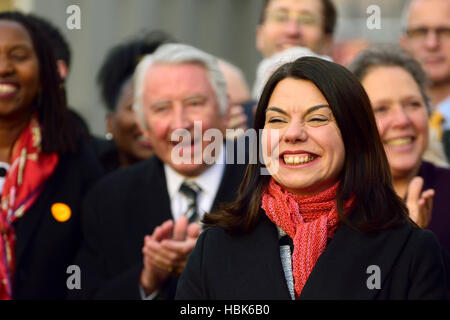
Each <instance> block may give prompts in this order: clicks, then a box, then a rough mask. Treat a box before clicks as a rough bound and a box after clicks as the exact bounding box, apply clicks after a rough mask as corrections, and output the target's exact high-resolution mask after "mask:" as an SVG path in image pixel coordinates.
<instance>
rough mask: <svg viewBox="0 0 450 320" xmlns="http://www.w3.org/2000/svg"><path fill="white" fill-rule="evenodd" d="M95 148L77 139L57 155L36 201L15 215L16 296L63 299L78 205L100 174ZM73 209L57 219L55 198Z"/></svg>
mask: <svg viewBox="0 0 450 320" xmlns="http://www.w3.org/2000/svg"><path fill="white" fill-rule="evenodd" d="M101 174H102V169H101V167H100V163H99V162H98V161H97V158H96V157H95V154H94V152H93V151H92V150H91V148H90V147H89V146H88V145H87V144H86V143H85V142H81V143H80V147H79V150H78V152H76V153H68V154H66V155H65V156H62V157H60V159H59V163H58V166H57V167H56V169H55V171H54V173H53V175H52V176H51V177H50V178H49V180H48V181H47V182H46V184H45V186H44V189H43V191H42V193H41V194H40V196H39V197H38V198H37V199H36V202H35V203H34V204H33V205H32V206H31V207H30V209H29V210H28V211H27V212H25V214H24V216H23V217H22V218H20V219H18V220H17V223H16V225H15V232H16V268H15V276H14V281H13V298H14V299H52V300H54V299H58V300H59V299H65V298H66V295H67V291H68V288H67V279H68V278H69V277H70V276H71V273H67V268H68V267H69V266H70V265H73V264H74V262H75V256H76V254H77V252H78V250H79V249H80V243H81V204H82V201H83V197H84V195H85V194H86V191H87V190H88V189H89V187H90V186H91V185H92V184H93V183H94V182H95V181H96V180H97V179H98V178H99V177H100V176H101ZM58 202H59V203H64V204H66V205H68V206H69V207H70V209H71V211H72V215H71V217H70V219H69V220H67V221H65V222H58V221H56V220H55V219H54V218H53V216H52V213H51V206H52V205H53V204H54V203H58Z"/></svg>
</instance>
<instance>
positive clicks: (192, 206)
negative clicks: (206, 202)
mask: <svg viewBox="0 0 450 320" xmlns="http://www.w3.org/2000/svg"><path fill="white" fill-rule="evenodd" d="M200 191H201V188H200V187H199V186H198V185H197V184H196V183H195V182H187V181H185V182H183V184H182V185H181V187H180V192H181V193H182V194H184V195H185V196H186V198H187V200H188V208H187V210H186V212H185V213H184V216H186V218H188V220H189V223H191V222H198V220H199V218H200V217H199V215H198V207H197V196H198V193H199V192H200Z"/></svg>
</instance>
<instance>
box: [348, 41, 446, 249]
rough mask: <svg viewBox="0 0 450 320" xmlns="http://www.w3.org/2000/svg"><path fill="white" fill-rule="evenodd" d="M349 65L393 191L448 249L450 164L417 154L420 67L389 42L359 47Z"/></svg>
mask: <svg viewBox="0 0 450 320" xmlns="http://www.w3.org/2000/svg"><path fill="white" fill-rule="evenodd" d="M349 68H350V69H351V70H352V71H353V72H354V74H355V75H356V76H357V77H358V78H359V79H360V81H361V83H362V85H363V87H364V89H365V90H366V92H367V94H368V96H369V98H370V101H371V104H372V108H373V112H374V114H375V119H376V121H377V125H378V131H379V133H380V136H381V140H382V141H383V145H384V149H385V151H386V154H387V157H388V160H389V165H390V168H391V174H392V178H393V185H394V189H395V191H396V192H397V194H398V195H399V196H400V197H401V198H403V199H404V200H405V201H406V204H407V206H408V209H409V211H410V217H411V218H412V219H413V220H414V221H415V222H416V223H417V224H418V225H419V226H420V227H422V228H427V229H429V230H431V231H433V232H434V233H435V234H436V236H437V237H438V239H439V241H440V243H441V245H442V246H443V247H444V248H445V249H446V250H447V251H450V197H449V195H450V170H449V169H446V168H440V167H437V166H435V165H433V164H431V163H429V162H427V161H424V160H423V158H422V157H423V154H424V152H425V149H426V148H427V144H428V132H429V131H428V115H429V113H430V103H429V99H428V97H427V94H426V89H425V88H426V87H427V86H426V76H425V73H424V72H423V70H422V68H421V67H420V64H419V63H418V62H417V61H415V60H414V59H413V58H412V57H411V56H409V55H408V54H407V53H406V52H405V51H403V50H402V49H401V48H400V47H398V46H394V45H378V46H374V47H371V48H369V49H368V50H366V51H363V52H361V53H360V54H359V55H358V56H357V57H356V58H355V60H354V61H353V62H352V63H351V65H350V66H349Z"/></svg>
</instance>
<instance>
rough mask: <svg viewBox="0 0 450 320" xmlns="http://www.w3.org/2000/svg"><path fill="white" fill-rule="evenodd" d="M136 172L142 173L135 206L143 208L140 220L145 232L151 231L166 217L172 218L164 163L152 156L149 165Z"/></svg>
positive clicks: (166, 218)
mask: <svg viewBox="0 0 450 320" xmlns="http://www.w3.org/2000/svg"><path fill="white" fill-rule="evenodd" d="M138 174H142V175H141V177H139V178H138V179H139V180H140V184H139V187H138V188H137V189H138V190H139V191H138V195H137V196H136V201H137V202H138V203H139V204H138V205H135V207H136V208H143V210H142V209H141V210H140V211H141V213H142V217H141V218H142V220H141V222H142V221H144V222H145V223H144V225H143V227H145V229H146V231H147V233H148V232H149V231H151V232H153V229H154V228H155V226H157V225H160V224H161V223H162V222H164V221H166V220H168V219H173V215H172V210H171V207H170V198H169V193H168V191H167V183H166V177H165V174H164V165H163V163H162V162H161V161H160V160H159V159H158V158H157V157H153V158H151V159H150V160H149V165H148V166H146V167H145V170H143V171H142V172H139V173H138Z"/></svg>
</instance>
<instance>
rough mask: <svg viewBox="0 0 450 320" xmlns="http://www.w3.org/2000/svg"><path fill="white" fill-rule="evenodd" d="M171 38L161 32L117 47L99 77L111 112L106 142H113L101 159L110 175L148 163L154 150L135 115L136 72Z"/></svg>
mask: <svg viewBox="0 0 450 320" xmlns="http://www.w3.org/2000/svg"><path fill="white" fill-rule="evenodd" d="M170 40H171V37H170V36H169V35H167V34H165V33H164V32H161V31H153V32H150V33H148V34H146V35H145V36H141V37H139V38H137V39H133V40H130V41H128V42H125V43H122V44H119V45H117V46H115V47H113V48H112V49H111V50H110V51H109V52H108V55H107V56H106V59H105V61H104V62H103V65H102V66H101V68H100V71H99V73H98V78H97V81H98V84H99V85H100V88H101V93H102V98H103V102H104V104H105V106H106V107H107V109H108V114H107V116H106V130H107V134H106V138H107V139H108V140H110V141H111V142H112V144H110V146H109V148H108V149H107V150H105V151H104V152H102V153H101V154H100V156H99V158H100V161H101V163H102V164H103V167H104V168H105V170H106V171H107V172H109V171H112V170H115V169H117V168H118V167H126V166H129V165H132V164H134V163H136V162H139V161H142V160H145V159H148V158H149V157H150V156H151V155H152V154H153V150H152V147H151V145H150V143H149V142H148V141H147V140H146V139H145V138H144V136H143V135H142V132H141V131H140V129H139V127H138V125H137V122H136V117H135V114H134V111H133V109H132V106H133V102H134V90H133V79H132V76H133V72H134V69H135V68H136V65H137V64H138V63H139V60H140V58H141V57H143V56H144V55H146V54H150V53H152V52H153V51H155V50H156V48H158V46H159V45H161V44H163V43H165V42H169V41H170Z"/></svg>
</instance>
